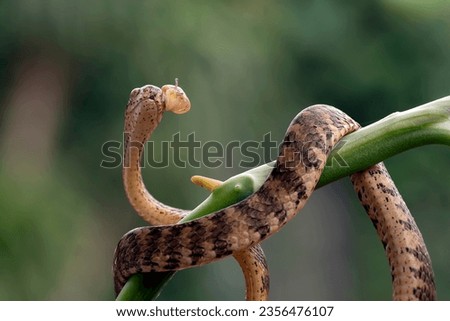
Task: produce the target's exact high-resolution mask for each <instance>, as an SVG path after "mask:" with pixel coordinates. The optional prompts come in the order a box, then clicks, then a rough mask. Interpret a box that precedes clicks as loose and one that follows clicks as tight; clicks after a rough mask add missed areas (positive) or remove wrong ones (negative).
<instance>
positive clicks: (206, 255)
mask: <svg viewBox="0 0 450 321" xmlns="http://www.w3.org/2000/svg"><path fill="white" fill-rule="evenodd" d="M189 108H190V103H189V100H188V98H187V97H186V95H185V94H184V92H183V91H182V90H181V88H179V87H178V85H177V84H176V85H175V86H171V85H165V86H163V87H162V88H161V89H160V88H158V87H156V86H151V85H147V86H144V87H142V88H137V89H134V90H133V91H132V92H131V94H130V99H129V101H128V104H127V107H126V111H125V132H126V135H127V136H126V140H125V147H124V152H125V153H126V155H125V157H124V170H123V178H124V182H125V189H126V192H127V196H128V198H129V200H130V202H131V204H132V206H133V207H134V208H135V209H136V210H137V212H138V213H139V214H140V215H141V216H142V217H143V218H144V219H145V220H146V221H148V222H149V223H150V224H152V225H158V226H145V227H139V228H135V229H133V230H131V231H129V232H128V233H126V234H125V235H124V236H123V237H122V238H121V240H120V241H119V243H118V245H117V248H116V251H115V254H114V262H113V274H114V284H115V291H116V294H117V293H119V292H120V291H121V289H122V288H123V286H124V284H125V283H126V281H127V279H128V278H129V277H130V276H131V275H133V274H136V273H145V272H163V271H176V270H181V269H185V268H190V267H194V266H200V265H204V264H207V263H210V262H213V261H216V260H219V259H222V258H225V257H227V256H229V255H234V257H235V258H236V259H237V260H238V262H239V263H240V265H241V267H242V269H243V271H244V276H245V278H246V286H247V299H250V300H251V299H267V293H268V272H267V265H266V262H265V258H264V254H263V253H262V250H261V249H260V247H259V243H260V242H261V241H263V240H265V239H267V238H268V237H269V236H271V235H273V234H274V233H276V232H277V231H279V230H280V229H281V228H282V227H283V226H284V225H285V224H286V223H287V222H288V221H290V220H291V219H292V218H293V217H294V216H295V215H296V214H297V213H298V212H299V211H300V210H301V209H302V208H303V206H304V205H305V203H306V201H307V200H308V198H309V197H310V195H311V193H312V192H313V191H314V188H315V186H316V184H317V182H318V181H319V178H320V175H321V173H322V171H323V169H324V166H325V163H326V160H327V157H328V155H329V153H330V151H331V150H332V148H333V146H335V144H336V143H337V142H338V141H339V140H340V139H341V138H342V137H343V136H345V135H346V134H348V133H350V132H352V131H355V130H357V129H358V128H359V124H358V123H356V122H355V121H354V120H353V119H352V118H350V117H349V116H348V115H346V114H345V113H343V112H342V111H340V110H338V109H336V108H334V107H331V106H327V105H314V106H310V107H308V108H306V109H304V110H303V111H301V112H300V113H299V114H298V115H297V116H296V117H295V118H294V119H293V120H292V122H291V124H290V125H289V127H288V129H287V132H286V135H285V137H284V140H283V142H282V144H281V146H280V153H279V156H278V157H277V160H276V164H275V166H274V168H273V170H272V172H271V173H270V175H269V176H268V178H267V180H266V181H265V182H264V184H263V185H262V186H261V187H260V188H259V189H258V191H256V192H255V193H254V194H252V195H251V196H249V197H248V198H246V199H245V200H243V201H241V202H239V203H237V204H235V205H232V206H229V207H227V208H225V209H223V210H220V211H218V212H215V213H212V214H210V215H207V216H205V217H202V218H200V219H197V220H194V221H190V222H186V223H182V224H176V222H177V221H178V220H179V219H180V218H182V217H183V216H184V215H185V214H186V213H187V212H186V211H183V210H180V209H176V208H173V207H169V206H167V205H165V204H162V203H160V202H158V201H157V200H156V199H154V198H153V197H152V196H151V195H150V193H149V192H148V191H147V190H146V189H145V186H144V184H143V182H142V177H141V173H140V168H139V161H140V158H141V154H142V149H143V144H144V143H145V142H146V140H147V139H148V138H149V136H150V134H151V133H152V132H153V131H154V129H155V128H156V127H157V126H158V124H159V123H160V122H161V119H162V115H163V112H164V111H166V110H171V111H173V112H175V113H183V112H185V111H187V110H189ZM133 166H134V167H133ZM351 180H352V183H353V186H354V188H355V191H356V192H357V194H358V197H359V199H360V201H361V203H362V205H363V207H364V208H365V210H366V211H367V213H368V215H369V218H370V219H371V221H372V223H373V225H374V227H375V229H376V231H377V233H378V235H379V238H380V239H381V241H382V244H383V246H384V249H385V252H386V256H387V258H388V263H389V266H390V269H391V276H392V284H393V298H394V300H434V299H435V297H436V292H435V285H434V277H433V271H432V267H431V260H430V257H429V255H428V252H427V249H426V247H425V243H424V241H423V238H422V235H421V233H420V231H419V229H418V227H417V225H416V224H415V222H414V219H413V217H412V216H411V214H410V212H409V210H408V208H407V206H406V204H405V202H404V201H403V199H402V197H401V195H400V194H399V192H398V190H397V189H396V187H395V185H394V183H393V181H392V179H391V178H390V176H389V174H388V172H387V170H386V168H385V167H384V165H383V164H382V163H379V164H377V165H374V166H372V167H371V168H368V169H366V170H365V171H362V172H359V173H356V174H353V175H352V177H351ZM159 224H161V225H159ZM241 263H242V264H241ZM252 284H253V285H252Z"/></svg>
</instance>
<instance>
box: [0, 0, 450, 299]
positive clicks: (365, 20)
mask: <svg viewBox="0 0 450 321" xmlns="http://www.w3.org/2000/svg"><path fill="white" fill-rule="evenodd" d="M449 16H450V3H449V2H448V1H445V0H442V1H438V0H429V1H420V0H383V1H359V0H355V1H350V0H346V1H332V0H314V1H312V0H310V1H306V0H305V1H287V0H285V1H265V0H259V1H256V0H254V1H251V0H246V1H206V0H205V1H200V0H199V1H177V0H172V1H118V0H117V1H76V2H70V1H50V0H42V1H2V2H0V117H1V118H0V166H1V167H0V220H1V221H0V299H3V300H111V299H113V298H114V296H113V288H112V276H111V261H112V256H113V251H114V248H115V246H116V243H117V241H118V240H119V238H120V237H121V236H122V235H123V234H124V233H125V232H126V231H128V230H129V229H131V228H134V227H136V226H140V225H145V224H144V222H143V221H142V220H141V219H140V218H138V217H137V215H136V214H135V213H134V212H133V210H132V208H131V207H130V205H129V203H128V202H127V200H126V198H125V195H124V191H123V186H122V181H121V169H120V168H114V169H105V168H101V167H100V162H101V160H102V159H104V156H102V153H101V146H102V145H103V143H104V142H106V141H109V140H117V141H121V139H122V130H123V112H124V106H125V104H126V102H127V99H128V95H129V93H130V91H131V89H133V88H135V87H140V86H142V85H144V84H154V85H159V86H162V85H163V84H167V83H173V81H174V78H175V77H178V78H179V79H180V85H181V86H182V87H183V88H184V90H185V91H186V92H187V93H188V95H189V97H190V99H191V102H192V109H191V111H190V112H189V113H188V114H186V115H182V116H175V115H167V116H165V119H164V121H163V124H162V125H161V126H160V127H159V128H158V130H157V132H156V133H155V135H154V137H153V138H154V140H155V141H156V142H160V141H162V140H170V139H171V137H172V136H171V135H172V134H173V133H175V132H177V131H180V133H181V137H186V136H187V135H188V134H189V133H191V132H195V135H196V138H197V139H198V140H200V141H208V140H216V141H218V142H220V143H222V144H224V145H226V144H227V143H228V142H230V141H233V140H238V141H246V140H255V141H260V140H261V139H262V137H263V135H264V134H265V133H267V132H271V134H272V137H273V138H274V139H275V140H276V141H280V140H281V138H282V137H283V135H284V132H285V130H286V128H287V126H288V124H289V122H290V121H291V119H292V118H293V117H294V116H295V115H296V114H297V112H298V111H299V110H301V109H302V108H304V107H306V106H308V105H311V104H313V103H328V104H331V105H334V106H336V107H338V108H340V109H342V110H344V111H345V112H347V113H348V114H350V115H351V116H353V117H354V118H355V119H357V120H358V121H359V122H360V123H362V124H363V125H364V124H370V123H372V122H374V121H376V120H378V119H380V118H382V117H384V116H386V115H388V114H390V113H392V112H395V111H398V110H405V109H408V108H412V107H414V106H417V105H420V104H423V103H426V102H428V101H431V100H434V99H437V98H441V97H443V96H446V95H450V86H449V84H450V80H449V76H450V60H449V57H450V20H449V19H448V17H449ZM239 160H240V158H239V155H237V157H236V159H235V162H234V163H235V164H236V166H234V167H233V168H225V167H221V168H214V169H211V168H207V167H206V166H201V167H200V168H191V167H187V168H176V167H175V166H173V165H172V166H169V167H168V168H163V169H152V168H146V169H144V172H145V174H144V178H145V180H146V183H147V185H148V188H149V190H150V191H151V192H152V193H153V194H154V195H155V196H156V197H157V198H158V199H159V200H161V201H163V202H165V203H168V204H170V205H172V206H177V207H181V208H187V209H189V208H194V207H195V206H196V205H197V204H198V203H200V202H201V201H202V200H203V199H204V198H205V197H206V196H207V192H206V191H204V190H202V189H200V188H198V187H195V186H194V185H192V184H191V183H190V181H189V178H190V176H191V175H194V174H202V175H208V176H212V177H215V178H218V179H226V178H227V177H229V176H231V175H234V174H237V173H239V172H241V171H243V170H244V169H243V168H239V166H238V165H237V164H238V161H239ZM386 163H387V166H388V168H389V169H390V171H391V174H392V176H393V178H394V180H395V181H396V182H397V185H398V187H399V189H400V191H401V192H402V194H403V196H404V198H405V200H406V202H407V203H408V205H409V206H410V208H411V211H412V212H413V214H414V215H415V217H416V220H417V222H418V224H419V226H420V228H421V230H422V233H423V235H424V237H425V240H426V241H427V244H428V247H429V251H430V253H431V256H432V260H433V263H434V269H435V274H436V282H437V289H438V294H439V298H440V299H443V300H449V299H450V269H449V265H450V250H449V244H450V233H449V232H450V215H449V207H450V202H449V200H448V197H449V196H450V191H449V190H450V188H449V187H450V184H449V183H450V170H449V163H450V149H448V147H445V146H426V147H422V148H420V149H416V150H412V151H408V152H406V153H403V154H401V155H398V156H395V157H393V158H392V159H389V160H387V161H386ZM263 247H264V249H265V251H266V254H267V258H268V261H269V265H270V270H271V280H272V283H271V288H272V291H271V298H272V299H274V300H390V298H391V285H390V275H389V270H388V265H387V262H386V259H385V257H384V253H383V249H382V246H381V244H380V242H379V241H378V239H377V236H376V234H375V232H374V230H373V227H372V226H371V223H370V221H369V220H368V219H367V217H366V214H365V213H364V211H363V209H362V208H361V206H360V205H359V204H358V201H357V199H356V196H355V195H354V193H353V190H352V188H351V185H350V183H349V181H348V179H343V180H342V181H340V182H337V183H334V184H331V185H330V186H327V187H325V188H323V189H321V190H319V191H318V192H317V193H315V194H314V196H313V197H312V200H311V201H310V202H309V204H308V205H307V206H306V208H305V210H304V211H303V212H302V213H301V214H299V215H298V216H297V217H296V218H295V219H294V221H293V222H291V223H290V224H288V226H287V227H286V228H285V229H284V230H283V231H282V232H281V233H279V234H277V235H275V236H274V237H272V238H270V239H269V240H267V241H266V242H264V244H263ZM243 292H244V286H243V279H242V276H241V273H240V270H239V268H238V266H237V264H236V263H235V262H234V261H233V260H232V259H227V260H224V261H221V262H219V263H215V264H211V265H209V266H206V267H202V268H196V269H191V270H187V271H183V272H180V273H178V274H177V275H176V277H175V278H174V279H173V281H172V282H171V283H170V284H169V285H168V286H167V288H166V289H165V291H164V292H163V293H162V295H161V296H160V299H165V300H188V299H189V300H238V299H242V298H243V296H244V294H243Z"/></svg>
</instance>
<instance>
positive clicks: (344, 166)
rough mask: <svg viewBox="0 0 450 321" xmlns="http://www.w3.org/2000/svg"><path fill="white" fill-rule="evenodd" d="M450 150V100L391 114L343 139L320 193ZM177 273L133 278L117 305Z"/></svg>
mask: <svg viewBox="0 0 450 321" xmlns="http://www.w3.org/2000/svg"><path fill="white" fill-rule="evenodd" d="M427 144H444V145H449V146H450V96H447V97H444V98H442V99H439V100H435V101H433V102H430V103H428V104H425V105H422V106H419V107H416V108H413V109H410V110H407V111H404V112H397V113H394V114H391V115H389V116H387V117H385V118H383V119H381V120H379V121H377V122H376V123H373V124H371V125H369V126H367V127H364V128H362V129H360V130H358V131H356V132H354V133H352V134H349V135H347V136H345V137H344V139H343V140H341V141H340V142H339V143H338V144H337V145H336V147H335V148H334V149H333V151H332V152H331V154H330V157H329V158H328V161H327V166H326V167H325V170H324V172H323V173H322V176H321V178H320V181H319V183H318V185H317V187H316V188H319V187H321V186H323V185H326V184H329V183H331V182H333V181H336V180H338V179H340V178H342V177H344V176H349V175H351V174H352V173H354V172H357V171H360V170H363V169H365V168H367V167H370V166H372V165H374V164H376V163H378V162H380V161H382V160H384V159H387V158H389V157H391V156H393V155H395V154H399V153H401V152H403V151H405V150H408V149H411V148H414V147H418V146H422V145H427ZM273 165H274V162H272V163H269V164H265V165H262V166H260V167H257V168H254V169H251V170H249V171H246V172H244V173H242V174H239V175H236V176H233V177H231V178H229V179H228V180H226V181H225V182H224V183H223V185H221V186H220V187H219V188H217V189H216V190H214V192H212V193H211V195H210V196H209V197H208V198H207V199H206V200H205V201H203V202H202V203H201V204H200V205H199V206H197V207H196V208H195V209H194V210H192V212H191V213H189V214H188V215H187V216H186V217H185V218H184V219H183V220H182V221H180V223H182V222H187V221H190V220H194V219H197V218H199V217H202V216H205V215H207V214H210V213H213V212H216V211H218V210H220V209H222V208H225V207H227V206H230V205H233V204H235V203H237V202H239V201H241V200H243V199H245V198H246V197H248V196H249V195H251V194H252V193H254V192H255V191H257V190H258V188H259V187H260V186H261V185H262V184H263V183H264V181H265V179H266V178H267V176H268V175H269V174H270V170H271V168H272V167H273ZM174 273H175V272H163V273H144V274H143V275H134V276H132V277H131V278H130V279H129V281H128V282H127V284H126V285H125V287H124V288H123V289H122V291H121V293H120V294H119V296H118V297H117V300H154V299H156V297H157V296H158V295H159V293H160V291H161V289H162V287H163V286H164V285H165V284H166V283H167V282H168V281H169V280H170V279H171V277H172V276H173V274H174Z"/></svg>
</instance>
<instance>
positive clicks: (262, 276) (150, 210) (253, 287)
mask: <svg viewBox="0 0 450 321" xmlns="http://www.w3.org/2000/svg"><path fill="white" fill-rule="evenodd" d="M189 110H190V101H189V98H188V97H187V95H186V94H185V93H184V91H183V89H182V88H181V87H179V86H178V79H175V86H173V85H165V86H162V87H161V89H160V88H158V87H156V86H152V85H148V86H144V87H142V88H135V89H133V90H132V91H131V93H130V99H129V103H128V104H127V107H126V112H125V125H124V133H125V139H124V161H123V166H122V178H123V183H124V187H125V193H126V195H127V197H128V200H129V202H130V204H131V205H132V207H133V208H134V209H135V211H136V212H137V213H138V214H139V216H140V217H141V218H142V219H143V220H145V221H146V222H148V223H149V224H151V225H162V224H175V223H177V222H179V221H180V220H182V219H183V218H184V217H185V216H186V215H187V214H188V213H189V211H188V210H183V209H179V208H175V207H171V206H168V205H166V204H163V203H161V202H159V201H158V200H157V199H155V198H154V197H153V196H152V195H151V194H150V192H149V191H148V190H147V188H146V186H145V183H144V181H143V179H142V172H141V166H140V160H141V158H142V154H143V151H144V145H145V143H146V141H147V140H148V139H149V138H150V135H151V134H152V133H153V131H154V130H155V128H156V127H157V125H158V124H159V123H160V122H161V119H162V116H163V112H164V111H171V112H173V113H175V114H184V113H186V112H188V111H189ZM192 181H193V182H194V183H195V184H197V185H200V186H202V187H205V188H207V189H209V190H214V189H215V188H217V187H219V186H220V185H221V183H222V182H220V181H218V180H213V179H208V180H206V179H205V178H204V177H202V176H197V175H196V176H193V177H192ZM233 256H234V258H235V259H236V261H237V262H238V264H239V266H240V267H241V270H242V272H243V275H244V279H245V284H246V299H247V300H250V301H255V300H258V301H264V300H267V298H268V295H269V287H270V278H269V270H268V266H267V262H266V257H265V255H264V252H263V249H262V248H261V246H260V245H255V246H253V247H251V248H249V249H244V250H242V251H236V252H235V253H233ZM117 292H120V290H117Z"/></svg>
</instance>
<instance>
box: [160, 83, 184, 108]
mask: <svg viewBox="0 0 450 321" xmlns="http://www.w3.org/2000/svg"><path fill="white" fill-rule="evenodd" d="M161 90H162V92H163V95H164V101H165V105H166V110H169V111H171V112H174V113H175V114H184V113H187V112H188V111H189V109H191V102H190V101H189V98H188V97H187V96H186V94H185V93H184V91H183V89H181V87H178V85H175V86H174V85H164V86H162V88H161Z"/></svg>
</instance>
